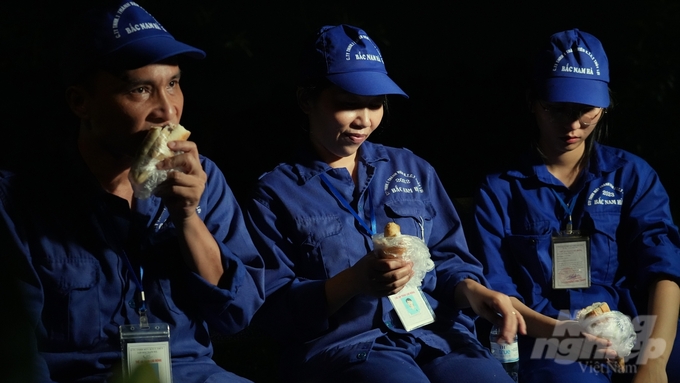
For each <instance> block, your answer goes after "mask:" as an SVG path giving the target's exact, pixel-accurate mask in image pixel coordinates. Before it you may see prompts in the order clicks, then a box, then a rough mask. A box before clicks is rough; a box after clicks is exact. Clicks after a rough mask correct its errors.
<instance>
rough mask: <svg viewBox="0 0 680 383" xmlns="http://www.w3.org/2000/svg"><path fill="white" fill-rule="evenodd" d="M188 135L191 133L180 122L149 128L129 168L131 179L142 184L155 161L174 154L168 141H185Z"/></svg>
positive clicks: (149, 173) (153, 167) (152, 168)
mask: <svg viewBox="0 0 680 383" xmlns="http://www.w3.org/2000/svg"><path fill="white" fill-rule="evenodd" d="M189 135H191V132H190V131H188V130H186V129H185V128H184V127H183V126H182V125H180V124H169V125H165V126H163V127H160V126H154V127H153V128H151V129H149V131H148V133H147V134H146V137H145V138H144V141H143V142H142V146H141V147H140V149H139V151H138V152H137V156H136V157H135V160H134V161H133V163H132V167H131V169H130V177H131V178H132V180H133V181H134V182H136V183H137V184H143V183H144V181H146V180H147V178H149V176H150V175H151V172H152V171H153V170H154V169H155V164H156V163H157V162H160V161H163V160H164V159H166V158H168V157H172V156H173V155H174V153H173V152H172V151H171V150H170V148H168V142H170V141H186V140H187V139H188V138H189ZM150 165H153V166H150Z"/></svg>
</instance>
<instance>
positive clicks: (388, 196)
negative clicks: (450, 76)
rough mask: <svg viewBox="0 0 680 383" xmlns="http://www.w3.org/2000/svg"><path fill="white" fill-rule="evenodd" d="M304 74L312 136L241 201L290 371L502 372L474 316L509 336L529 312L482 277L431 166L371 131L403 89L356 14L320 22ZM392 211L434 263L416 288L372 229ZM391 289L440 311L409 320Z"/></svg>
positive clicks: (321, 376) (301, 95)
mask: <svg viewBox="0 0 680 383" xmlns="http://www.w3.org/2000/svg"><path fill="white" fill-rule="evenodd" d="M301 73H302V74H301V79H300V87H299V89H298V94H297V96H298V101H299V105H300V107H301V109H302V110H303V112H304V113H305V114H306V115H307V117H308V121H309V143H308V144H307V145H306V146H305V148H304V149H303V150H302V151H300V152H299V153H297V155H296V157H295V159H294V160H292V161H289V162H285V163H282V164H280V165H279V166H277V167H276V168H275V169H274V170H273V171H271V172H269V173H267V174H265V175H264V176H262V177H261V179H260V181H259V184H258V185H257V188H256V191H255V194H254V198H253V199H252V202H251V203H250V205H249V207H248V208H247V214H248V224H249V226H250V229H251V235H252V236H253V240H254V242H255V243H256V246H258V247H259V250H260V252H261V254H262V255H263V257H264V258H265V259H266V261H265V262H266V267H267V274H266V275H267V276H266V282H265V284H266V286H267V296H268V298H267V301H266V302H267V303H266V304H265V307H264V308H263V310H262V311H261V312H260V313H259V320H258V319H256V321H265V322H266V324H267V326H268V328H269V329H273V330H274V331H275V332H276V337H277V338H278V339H279V340H281V343H282V344H283V345H285V349H284V356H283V361H282V364H283V366H284V375H285V377H286V379H287V380H291V381H313V382H364V381H365V382H427V381H431V382H445V381H446V382H448V381H451V377H452V376H456V378H457V380H456V381H459V382H481V381H494V382H496V381H498V382H500V381H509V378H508V376H507V374H506V373H505V372H504V370H503V369H502V367H501V365H500V364H499V363H498V362H497V361H496V360H494V359H493V358H492V357H491V355H490V354H489V352H488V350H487V349H486V348H484V347H483V346H482V345H481V344H480V343H479V342H478V341H477V340H476V338H475V336H474V332H473V331H474V328H473V321H472V319H471V316H472V315H474V313H473V311H474V312H475V313H477V314H479V315H482V316H484V317H485V318H488V319H489V320H492V321H494V322H495V323H498V324H499V325H501V326H502V329H503V337H504V338H505V339H512V338H513V337H514V334H515V333H516V331H517V329H518V326H519V328H520V329H521V331H524V327H523V326H524V324H523V320H522V318H521V316H520V315H518V314H517V313H515V312H514V310H513V308H512V305H511V304H510V301H509V298H508V297H507V296H505V295H504V294H499V293H497V292H495V291H492V290H489V289H488V288H486V287H485V285H486V281H485V279H484V277H483V276H482V269H481V266H480V264H479V262H478V261H477V260H476V259H475V258H474V257H472V255H470V253H469V251H468V249H467V244H466V242H465V238H464V236H463V232H462V229H461V226H460V220H459V218H458V215H457V214H456V211H455V210H454V207H453V205H452V203H451V201H450V200H449V198H448V197H447V195H446V192H445V190H444V189H443V187H442V185H441V183H440V181H439V179H438V177H437V174H436V173H435V171H434V169H433V168H432V167H431V166H430V165H429V164H428V163H427V162H426V161H424V160H423V159H421V158H419V157H417V156H416V155H414V154H413V153H411V152H409V151H407V150H405V149H395V148H390V147H385V146H382V145H378V144H374V143H371V142H369V141H367V139H368V137H369V136H370V134H371V133H372V132H373V131H374V130H375V129H376V128H377V127H378V125H379V124H380V122H381V119H382V117H383V112H384V102H385V95H387V94H398V95H402V96H406V94H405V93H404V92H403V91H402V90H401V89H400V88H399V87H398V86H397V85H396V84H395V83H394V82H393V81H392V80H391V79H390V78H389V77H388V76H387V73H386V71H385V66H384V64H383V59H382V56H381V54H380V51H379V50H378V48H377V46H376V45H375V43H374V42H373V41H372V40H371V39H370V38H369V37H368V36H367V35H366V33H365V32H364V31H362V30H360V29H358V28H355V27H352V26H348V25H340V26H334V27H330V26H329V27H324V28H322V29H321V30H320V31H319V33H318V34H317V37H316V40H315V42H314V44H313V45H310V46H309V49H308V50H307V51H306V53H305V54H304V55H303V58H302V66H301ZM388 222H396V223H397V224H399V225H400V226H401V231H402V234H407V235H411V236H416V237H418V238H420V239H422V240H423V241H424V242H425V243H426V244H427V247H428V248H429V251H430V254H431V259H432V260H433V261H434V264H435V266H436V267H435V269H434V270H432V271H430V272H427V274H426V275H425V277H424V279H423V281H422V286H420V289H413V288H412V287H410V286H407V287H406V288H405V285H407V282H408V281H409V280H410V279H411V277H412V275H413V268H412V264H411V263H410V262H407V261H404V260H403V259H399V258H389V259H386V258H382V257H379V256H378V255H379V254H378V252H374V251H373V243H372V235H373V234H374V233H375V232H382V231H383V230H382V228H383V227H384V226H385V224H387V223H388ZM395 293H399V294H401V295H404V296H406V295H408V296H410V297H412V298H414V299H415V303H416V304H417V305H418V306H419V307H421V309H420V310H419V313H418V314H421V313H422V315H425V316H427V315H432V313H433V314H434V315H433V316H432V317H431V318H430V319H431V320H434V322H433V323H431V324H428V325H422V323H421V324H420V325H419V324H416V325H415V327H414V328H411V327H412V325H413V324H412V323H411V322H410V318H409V315H408V314H407V315H402V316H401V317H400V316H399V315H398V314H397V312H396V311H395V309H394V306H393V304H392V302H391V301H390V299H389V298H388V296H389V295H392V294H395ZM395 296H399V295H395ZM397 303H400V304H401V306H403V303H402V302H399V301H397ZM423 305H425V306H429V307H431V309H432V310H431V311H430V310H429V309H423V308H422V307H423ZM398 306H399V305H398ZM470 308H471V310H470ZM404 311H406V310H404ZM413 316H414V317H416V315H413ZM431 320H430V321H431ZM425 322H428V321H425ZM406 328H409V329H410V331H407V330H406Z"/></svg>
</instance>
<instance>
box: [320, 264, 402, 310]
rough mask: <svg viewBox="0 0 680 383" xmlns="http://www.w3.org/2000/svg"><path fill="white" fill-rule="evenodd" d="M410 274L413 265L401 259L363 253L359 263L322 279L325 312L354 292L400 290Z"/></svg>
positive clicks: (377, 294) (381, 293)
mask: <svg viewBox="0 0 680 383" xmlns="http://www.w3.org/2000/svg"><path fill="white" fill-rule="evenodd" d="M412 276H413V264H412V263H411V262H408V261H404V260H403V259H401V258H394V257H391V258H383V257H378V256H377V255H376V254H375V253H374V252H370V253H368V254H366V255H365V256H364V257H363V258H361V259H360V260H359V262H357V263H355V264H354V265H353V266H352V267H350V268H347V269H345V270H343V271H342V272H340V273H339V274H337V275H335V276H334V277H332V278H330V279H328V280H327V281H326V286H325V290H326V302H327V303H328V307H327V308H328V310H327V312H328V315H332V314H333V313H335V312H336V311H337V310H338V309H339V308H340V307H342V306H343V305H344V304H345V303H347V301H349V300H350V299H352V298H353V297H354V296H356V295H358V294H366V295H370V296H374V297H384V296H388V295H392V294H395V293H398V292H399V291H401V289H403V288H404V286H405V285H406V283H407V282H408V281H409V280H410V279H411V277H412Z"/></svg>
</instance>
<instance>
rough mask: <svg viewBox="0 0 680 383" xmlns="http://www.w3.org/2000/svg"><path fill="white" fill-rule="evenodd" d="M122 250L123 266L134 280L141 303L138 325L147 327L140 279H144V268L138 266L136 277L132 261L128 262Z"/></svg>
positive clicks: (147, 321) (144, 298)
mask: <svg viewBox="0 0 680 383" xmlns="http://www.w3.org/2000/svg"><path fill="white" fill-rule="evenodd" d="M122 252H123V256H122V257H121V258H123V261H124V262H125V266H127V268H128V271H130V274H132V279H133V280H134V281H135V285H136V290H137V293H138V294H139V298H140V300H141V305H140V306H139V325H140V327H142V328H147V327H149V318H148V317H147V316H146V297H145V296H144V285H143V284H142V281H143V280H144V268H143V267H142V266H139V278H137V273H135V269H134V267H132V263H130V259H129V258H128V256H127V253H126V252H125V250H122Z"/></svg>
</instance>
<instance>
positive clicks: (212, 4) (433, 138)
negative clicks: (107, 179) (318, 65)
mask: <svg viewBox="0 0 680 383" xmlns="http://www.w3.org/2000/svg"><path fill="white" fill-rule="evenodd" d="M93 3H95V2H93V1H70V2H69V1H65V2H51V3H48V2H45V1H42V2H37V1H33V2H31V1H29V2H22V3H20V4H18V3H8V5H6V7H5V8H3V11H2V13H1V14H0V37H1V40H0V44H1V45H0V48H1V49H2V50H1V52H2V53H1V56H0V69H1V70H2V71H1V73H2V75H3V81H2V85H3V91H4V92H3V94H4V95H3V97H2V101H0V104H1V108H2V109H1V112H2V121H3V125H4V129H3V130H4V132H5V134H3V138H4V139H3V140H2V149H1V150H0V152H1V154H0V160H1V161H2V162H1V165H2V167H10V168H17V167H22V166H27V165H29V164H30V166H36V164H33V163H32V161H35V160H34V158H35V157H34V156H32V155H31V153H32V151H34V150H35V148H36V145H44V144H47V145H51V144H52V142H53V141H52V140H51V139H50V138H49V137H53V136H54V134H59V133H60V132H67V131H69V130H72V129H75V127H76V125H77V121H76V120H75V119H74V117H72V116H71V114H70V112H69V111H68V110H67V108H66V104H65V101H64V97H63V88H62V87H61V85H60V83H59V74H58V70H57V69H58V62H57V57H58V44H59V41H60V38H62V37H63V35H64V33H65V32H66V30H67V29H68V27H69V17H70V15H71V14H72V13H73V11H75V10H77V9H79V8H82V7H83V6H85V5H88V4H93ZM138 3H139V4H140V5H142V6H143V7H145V8H146V9H147V10H148V11H149V12H150V13H151V14H153V15H154V16H155V17H156V18H157V19H158V20H159V21H160V22H161V23H162V24H163V25H164V26H165V27H166V29H168V30H169V31H170V32H171V33H172V34H173V35H174V36H175V37H176V38H177V39H178V40H180V41H183V42H186V43H189V44H192V45H194V46H196V47H199V48H201V49H203V50H205V51H206V52H207V58H206V59H205V60H201V61H195V62H189V61H187V62H185V63H183V64H182V68H183V78H182V87H183V90H184V94H185V99H186V102H185V109H184V116H183V119H182V124H183V125H184V126H185V127H187V128H188V129H189V130H191V131H192V139H193V140H194V141H195V142H196V143H197V144H198V147H199V150H200V151H201V153H202V154H205V155H207V156H208V157H210V158H212V159H213V160H214V161H215V162H216V163H217V164H218V165H219V166H220V167H221V169H222V170H223V172H224V173H225V176H226V178H227V180H228V182H229V184H230V185H231V186H232V188H233V189H234V192H235V194H236V196H237V198H238V199H239V200H240V201H241V202H243V201H244V200H245V199H246V198H247V197H248V194H249V191H250V188H251V187H252V186H253V184H254V183H255V181H256V180H257V177H258V176H259V175H260V174H261V173H263V172H265V171H267V170H269V169H271V168H272V167H273V166H275V165H276V164H277V163H278V162H279V161H281V160H282V159H283V158H285V156H286V153H288V152H290V151H291V150H292V149H293V148H294V147H295V146H294V145H295V143H296V142H297V140H299V139H300V138H302V137H304V135H303V134H304V133H303V131H302V126H303V120H304V118H303V115H302V113H301V112H300V111H299V110H298V108H297V105H296V103H295V99H294V93H295V87H294V81H293V79H294V73H295V67H296V59H297V54H298V52H299V50H300V46H301V43H302V42H303V41H304V38H305V37H307V36H308V35H309V34H311V33H313V32H314V31H315V30H316V29H318V27H320V26H322V25H325V24H339V23H349V24H353V25H357V26H360V27H361V28H363V29H364V30H366V31H367V33H368V35H369V36H371V37H372V38H373V39H374V40H375V41H376V42H377V43H378V45H379V47H380V48H381V50H382V53H383V57H384V59H385V61H386V65H387V70H388V72H389V74H390V76H391V77H392V78H393V79H394V80H395V81H396V82H397V83H398V84H399V85H400V86H401V87H402V89H404V90H405V91H406V92H407V93H408V94H409V95H410V99H408V100H406V99H402V98H397V97H395V98H392V99H391V100H390V102H391V104H390V116H389V117H388V121H386V123H385V124H383V125H386V126H384V127H383V128H381V129H379V130H378V131H376V133H374V136H372V140H373V141H377V142H381V143H385V144H388V145H392V146H398V147H407V148H409V149H411V150H412V151H413V152H415V153H416V154H418V155H420V156H422V157H424V158H425V159H427V160H428V161H430V163H432V164H433V165H434V167H435V168H436V169H437V171H438V173H439V175H440V177H441V178H442V181H443V182H444V185H445V187H446V188H447V190H448V191H449V193H450V195H451V197H452V198H458V197H468V196H472V195H473V193H474V190H475V189H476V187H477V185H478V183H479V182H480V180H481V177H482V176H483V175H484V174H485V173H487V172H489V171H491V170H493V169H495V168H497V167H499V166H502V165H503V164H505V163H507V161H508V159H509V158H510V157H512V156H515V155H516V154H517V153H519V152H521V151H524V150H525V149H526V148H527V147H528V139H529V133H530V130H531V124H530V123H529V120H528V118H529V115H528V108H527V105H526V102H525V99H524V75H525V74H526V69H527V67H528V65H529V63H530V62H531V58H532V56H533V54H534V53H535V51H536V49H537V48H538V46H539V44H540V42H542V41H543V40H544V39H545V38H547V37H548V36H549V35H550V34H552V33H554V32H557V31H560V30H564V29H569V28H575V27H576V28H580V29H581V30H583V31H586V32H590V33H592V34H594V35H595V36H597V37H598V38H599V39H600V40H601V41H602V42H603V45H604V47H605V50H606V52H607V54H608V56H609V61H610V72H611V78H612V80H611V83H610V87H611V89H612V90H613V91H614V95H615V101H616V107H615V109H614V111H613V112H612V113H611V114H610V117H611V120H610V121H611V129H610V135H609V138H608V140H607V141H606V143H609V144H611V145H614V146H618V147H621V148H624V149H626V150H629V151H631V152H633V153H635V154H637V155H639V156H641V157H643V158H644V159H646V160H647V161H648V162H649V163H650V164H651V165H652V166H653V167H654V168H655V169H656V170H657V171H658V173H659V174H660V177H661V180H662V182H663V183H664V185H665V186H666V188H667V189H668V191H669V194H670V196H671V204H672V205H671V206H672V208H673V212H674V216H675V217H678V214H680V212H679V208H680V188H679V187H678V171H677V167H678V162H679V161H678V160H677V159H676V152H677V148H678V147H680V131H679V130H680V129H679V128H680V112H679V108H678V107H679V106H680V103H679V101H680V94H679V92H678V89H677V87H678V85H679V84H678V56H680V49H679V47H680V21H679V20H680V4H679V2H678V1H667V0H647V1H645V2H644V5H642V4H640V5H633V4H629V5H625V4H624V2H619V1H616V2H615V1H611V2H606V1H604V2H586V1H554V2H548V1H542V2H538V1H536V2H514V4H513V2H510V1H472V2H456V3H454V4H449V3H446V2H427V1H419V2H413V1H399V2H390V1H374V0H366V1H363V2H352V1H343V2H332V1H325V2H323V1H280V2H271V3H270V2H258V1H247V2H246V1H241V2H234V1H217V0H191V1H189V0H146V1H144V0H139V1H138ZM627 3H631V2H627ZM10 5H11V6H10ZM45 133H49V134H50V135H52V136H46V135H45ZM35 137H48V138H47V139H43V140H41V141H39V142H38V144H33V143H31V142H29V139H31V138H35ZM54 149H58V148H54ZM53 160H54V161H59V158H58V155H57V156H54V158H53ZM37 166H39V164H37ZM45 186H46V192H48V191H49V185H45Z"/></svg>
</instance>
